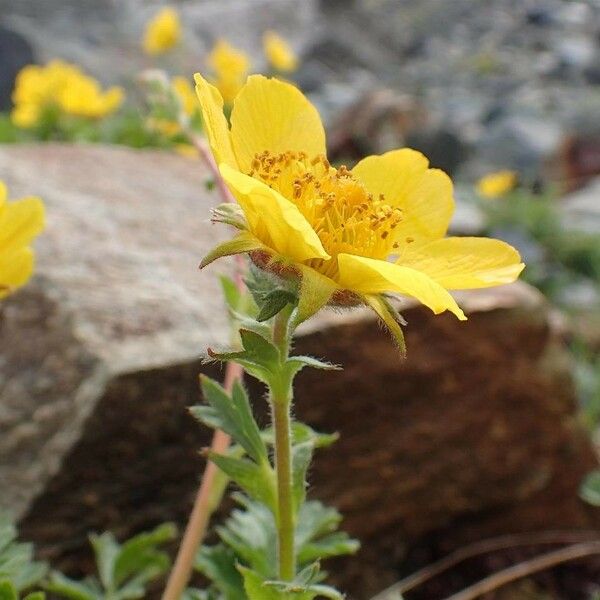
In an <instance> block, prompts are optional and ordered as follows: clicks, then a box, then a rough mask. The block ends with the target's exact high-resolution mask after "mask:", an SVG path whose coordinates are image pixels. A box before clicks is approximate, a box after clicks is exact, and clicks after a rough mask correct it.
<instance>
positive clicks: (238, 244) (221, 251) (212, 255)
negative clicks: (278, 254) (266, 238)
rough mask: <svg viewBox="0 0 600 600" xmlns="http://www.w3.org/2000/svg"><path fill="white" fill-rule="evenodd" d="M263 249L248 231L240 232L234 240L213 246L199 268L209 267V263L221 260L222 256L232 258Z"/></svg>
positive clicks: (262, 245)
mask: <svg viewBox="0 0 600 600" xmlns="http://www.w3.org/2000/svg"><path fill="white" fill-rule="evenodd" d="M263 249H265V246H264V244H262V243H261V242H260V241H259V240H257V239H256V238H255V237H254V236H253V235H252V234H251V233H249V232H248V231H242V232H241V233H238V234H237V235H236V236H235V237H234V238H232V239H230V240H227V241H226V242H223V243H222V244H219V245H218V246H215V247H214V248H213V249H212V250H211V251H210V252H209V253H208V254H207V255H206V256H205V257H204V258H203V259H202V262H201V263H200V268H201V269H204V267H206V266H208V265H210V263H211V262H213V261H215V260H217V258H221V257H223V256H232V255H234V254H244V253H246V252H251V251H252V250H263Z"/></svg>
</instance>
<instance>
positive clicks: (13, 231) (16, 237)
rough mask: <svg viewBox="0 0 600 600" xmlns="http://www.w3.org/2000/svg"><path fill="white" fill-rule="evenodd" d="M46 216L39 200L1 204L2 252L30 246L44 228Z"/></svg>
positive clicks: (0, 244)
mask: <svg viewBox="0 0 600 600" xmlns="http://www.w3.org/2000/svg"><path fill="white" fill-rule="evenodd" d="M0 195H1V194H0ZM44 215H45V211H44V205H43V203H42V201H41V200H40V199H39V198H33V197H30V198H23V199H22V200H15V201H13V202H4V203H0V252H2V253H3V254H4V253H5V252H8V251H9V250H14V249H17V248H19V247H21V246H26V245H27V244H29V242H31V240H32V239H33V238H34V237H35V236H36V235H37V234H38V233H39V232H40V231H41V230H42V229H43V228H44V220H45V217H44Z"/></svg>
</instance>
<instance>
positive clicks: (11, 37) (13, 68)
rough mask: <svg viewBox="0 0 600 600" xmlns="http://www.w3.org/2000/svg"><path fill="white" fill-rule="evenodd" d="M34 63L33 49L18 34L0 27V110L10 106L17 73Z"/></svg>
mask: <svg viewBox="0 0 600 600" xmlns="http://www.w3.org/2000/svg"><path fill="white" fill-rule="evenodd" d="M32 62H34V56H33V49H32V48H31V45H30V44H29V43H28V42H27V40H26V39H25V38H24V37H23V36H22V35H19V34H18V33H16V32H14V31H11V30H10V29H8V28H6V27H3V26H2V25H0V110H8V109H9V108H10V107H11V106H12V100H11V96H12V91H13V88H14V84H15V79H16V76H17V73H18V72H19V71H20V70H21V69H22V68H23V67H24V66H25V65H28V64H31V63H32Z"/></svg>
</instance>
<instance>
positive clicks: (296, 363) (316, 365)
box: [286, 356, 342, 373]
mask: <svg viewBox="0 0 600 600" xmlns="http://www.w3.org/2000/svg"><path fill="white" fill-rule="evenodd" d="M286 366H288V368H289V369H291V372H292V373H298V372H299V371H301V370H302V369H304V367H311V368H313V369H321V370H324V371H341V370H342V367H340V366H339V365H334V364H332V363H328V362H324V361H322V360H319V359H317V358H313V357H312V356H292V357H291V358H289V359H288V360H287V361H286Z"/></svg>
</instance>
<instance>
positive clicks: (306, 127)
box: [231, 75, 325, 173]
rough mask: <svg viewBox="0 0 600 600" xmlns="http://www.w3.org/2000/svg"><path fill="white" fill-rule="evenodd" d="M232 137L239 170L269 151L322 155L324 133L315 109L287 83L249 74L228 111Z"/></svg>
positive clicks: (242, 169)
mask: <svg viewBox="0 0 600 600" xmlns="http://www.w3.org/2000/svg"><path fill="white" fill-rule="evenodd" d="M231 139H232V142H233V149H234V152H235V155H236V157H237V160H238V164H239V167H240V170H241V171H244V172H245V173H248V172H250V170H251V164H252V159H253V158H254V156H255V155H256V154H258V153H261V152H264V151H265V150H268V151H269V152H272V153H275V154H279V153H281V152H286V151H293V152H306V154H307V155H308V156H316V155H318V154H325V132H324V130H323V125H322V123H321V118H320V117H319V113H318V112H317V109H316V108H315V107H314V106H313V105H312V104H311V103H310V102H309V101H308V100H307V99H306V97H305V96H304V95H303V94H302V92H301V91H300V90H299V89H298V88H296V87H294V86H293V85H291V84H289V83H285V82H283V81H279V80H277V79H267V78H266V77H263V76H262V75H251V76H250V77H248V81H247V82H246V85H245V86H244V87H243V88H242V90H241V91H240V92H239V94H238V95H237V97H236V99H235V102H234V104H233V111H232V113H231Z"/></svg>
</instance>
